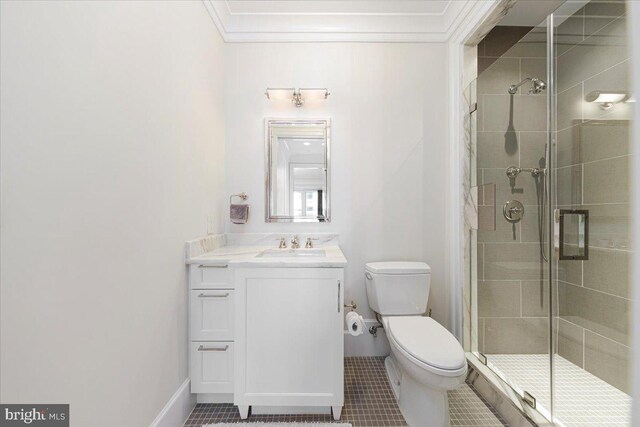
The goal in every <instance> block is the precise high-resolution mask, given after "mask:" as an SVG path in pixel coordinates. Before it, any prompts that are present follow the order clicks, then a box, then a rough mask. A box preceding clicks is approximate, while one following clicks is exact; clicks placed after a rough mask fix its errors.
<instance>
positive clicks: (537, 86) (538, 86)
mask: <svg viewBox="0 0 640 427" xmlns="http://www.w3.org/2000/svg"><path fill="white" fill-rule="evenodd" d="M528 81H531V83H533V86H531V89H529V92H527V93H528V94H529V95H535V94H537V93H540V92H542V91H543V90H545V89H546V88H547V84H546V83H545V82H544V80H542V79H539V78H537V77H527V78H526V79H524V80H522V81H521V82H520V83H518V84H515V85H511V86H509V89H507V91H508V92H509V93H510V94H511V95H515V94H516V93H517V92H518V88H519V87H520V86H522V85H523V84H525V83H526V82H528Z"/></svg>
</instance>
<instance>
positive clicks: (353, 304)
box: [344, 301, 358, 311]
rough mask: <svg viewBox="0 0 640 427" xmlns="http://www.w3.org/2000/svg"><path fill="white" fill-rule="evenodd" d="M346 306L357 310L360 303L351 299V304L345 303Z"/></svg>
mask: <svg viewBox="0 0 640 427" xmlns="http://www.w3.org/2000/svg"><path fill="white" fill-rule="evenodd" d="M344 308H350V309H351V311H355V310H356V308H358V305H357V304H356V303H355V302H353V301H351V304H345V305H344Z"/></svg>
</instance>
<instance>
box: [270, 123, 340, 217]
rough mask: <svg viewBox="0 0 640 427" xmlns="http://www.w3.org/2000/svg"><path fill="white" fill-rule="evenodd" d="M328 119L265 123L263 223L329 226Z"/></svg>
mask: <svg viewBox="0 0 640 427" xmlns="http://www.w3.org/2000/svg"><path fill="white" fill-rule="evenodd" d="M329 131H330V121H329V119H317V120H286V119H267V120H266V129H265V134H266V138H265V139H266V144H265V154H266V161H265V169H266V222H329V221H330V216H329V201H330V194H329V191H330V190H329Z"/></svg>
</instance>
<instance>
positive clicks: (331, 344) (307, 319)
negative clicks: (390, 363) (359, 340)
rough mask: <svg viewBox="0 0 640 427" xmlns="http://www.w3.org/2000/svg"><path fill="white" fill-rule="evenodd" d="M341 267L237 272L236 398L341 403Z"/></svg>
mask: <svg viewBox="0 0 640 427" xmlns="http://www.w3.org/2000/svg"><path fill="white" fill-rule="evenodd" d="M342 271H343V270H342V269H325V268H288V269H277V268H271V269H243V270H239V271H238V274H239V277H240V279H239V281H238V282H237V283H236V291H237V292H238V299H239V300H241V301H242V302H240V301H239V302H238V303H237V306H236V309H237V310H242V313H241V314H240V315H239V316H238V317H237V318H236V320H237V322H241V323H242V326H241V325H240V323H238V332H239V334H241V335H242V338H240V335H238V337H237V339H236V343H237V344H238V347H237V348H238V349H240V348H242V350H241V351H242V354H241V355H238V356H237V357H236V361H237V362H239V363H242V366H239V367H238V369H236V375H238V374H239V375H240V376H239V377H236V378H238V384H239V388H236V392H238V391H241V393H242V394H243V396H245V397H246V398H247V400H246V401H245V402H241V400H242V397H241V398H238V396H237V395H236V401H237V402H236V403H239V404H242V403H244V404H254V405H261V404H262V405H314V406H322V405H328V406H330V405H342V399H343V340H344V338H343V332H342V329H343V328H342V321H343V318H342V317H343V307H342V304H343V302H342V292H343V288H342V281H343V279H342ZM238 286H240V287H241V288H242V290H240V289H239V288H238ZM240 331H242V332H240ZM240 341H242V343H241V344H240ZM240 389H242V390H240Z"/></svg>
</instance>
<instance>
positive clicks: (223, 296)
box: [198, 292, 229, 298]
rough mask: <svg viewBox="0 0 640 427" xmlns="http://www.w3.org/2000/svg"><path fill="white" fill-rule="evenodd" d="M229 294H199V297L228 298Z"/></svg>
mask: <svg viewBox="0 0 640 427" xmlns="http://www.w3.org/2000/svg"><path fill="white" fill-rule="evenodd" d="M228 296H229V293H228V292H227V293H226V294H224V295H211V294H198V298H226V297H228Z"/></svg>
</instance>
